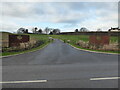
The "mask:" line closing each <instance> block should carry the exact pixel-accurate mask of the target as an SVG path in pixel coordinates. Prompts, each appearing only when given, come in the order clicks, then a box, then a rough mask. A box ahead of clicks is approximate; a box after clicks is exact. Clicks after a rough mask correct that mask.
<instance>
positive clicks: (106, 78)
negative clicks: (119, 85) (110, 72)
mask: <svg viewBox="0 0 120 90" xmlns="http://www.w3.org/2000/svg"><path fill="white" fill-rule="evenodd" d="M111 79H120V77H105V78H90V80H111Z"/></svg>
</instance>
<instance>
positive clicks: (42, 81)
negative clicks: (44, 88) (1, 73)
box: [0, 80, 47, 84]
mask: <svg viewBox="0 0 120 90" xmlns="http://www.w3.org/2000/svg"><path fill="white" fill-rule="evenodd" d="M45 82H47V80H32V81H4V82H0V84H9V83H45Z"/></svg>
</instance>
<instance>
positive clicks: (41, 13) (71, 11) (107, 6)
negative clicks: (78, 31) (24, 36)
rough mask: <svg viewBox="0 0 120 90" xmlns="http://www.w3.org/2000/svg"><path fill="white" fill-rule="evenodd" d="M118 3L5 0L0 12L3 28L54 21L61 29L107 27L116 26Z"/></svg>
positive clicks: (47, 23) (32, 25)
mask: <svg viewBox="0 0 120 90" xmlns="http://www.w3.org/2000/svg"><path fill="white" fill-rule="evenodd" d="M117 5H118V4H117V3H116V2H114V3H113V2H112V3H111V2H106V3H105V2H72V3H70V2H59V3H57V2H19V3H18V2H4V3H3V4H2V14H1V15H0V16H1V17H3V18H2V21H4V22H1V23H3V26H4V28H2V30H11V31H14V30H15V29H16V28H18V27H27V26H29V27H34V25H35V24H36V25H39V26H40V25H41V23H46V26H48V25H50V23H52V24H51V25H53V24H56V25H58V28H60V29H63V30H65V29H68V28H69V29H74V28H80V27H83V26H85V27H88V29H90V30H93V29H96V28H98V27H99V28H102V29H104V30H107V29H109V28H110V27H115V26H117V23H118V22H117V21H118V17H117V16H118V12H117V11H118V6H117ZM0 7H1V6H0ZM60 24H61V25H60ZM53 26H55V25H53ZM53 26H51V27H53Z"/></svg>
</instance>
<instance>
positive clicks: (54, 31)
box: [17, 27, 60, 35]
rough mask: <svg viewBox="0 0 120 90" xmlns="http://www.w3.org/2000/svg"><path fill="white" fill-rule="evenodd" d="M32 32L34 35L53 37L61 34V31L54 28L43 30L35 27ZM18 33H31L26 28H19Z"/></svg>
mask: <svg viewBox="0 0 120 90" xmlns="http://www.w3.org/2000/svg"><path fill="white" fill-rule="evenodd" d="M31 31H32V33H33V34H51V35H53V34H59V33H60V29H54V28H49V27H46V28H45V29H43V30H42V29H41V28H38V27H34V28H32V29H31ZM17 33H18V34H20V33H30V32H29V31H28V29H26V28H19V29H18V30H17Z"/></svg>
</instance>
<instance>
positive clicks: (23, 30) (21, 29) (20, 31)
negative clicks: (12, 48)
mask: <svg viewBox="0 0 120 90" xmlns="http://www.w3.org/2000/svg"><path fill="white" fill-rule="evenodd" d="M25 31H26V29H25V28H19V29H18V30H17V33H25Z"/></svg>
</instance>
